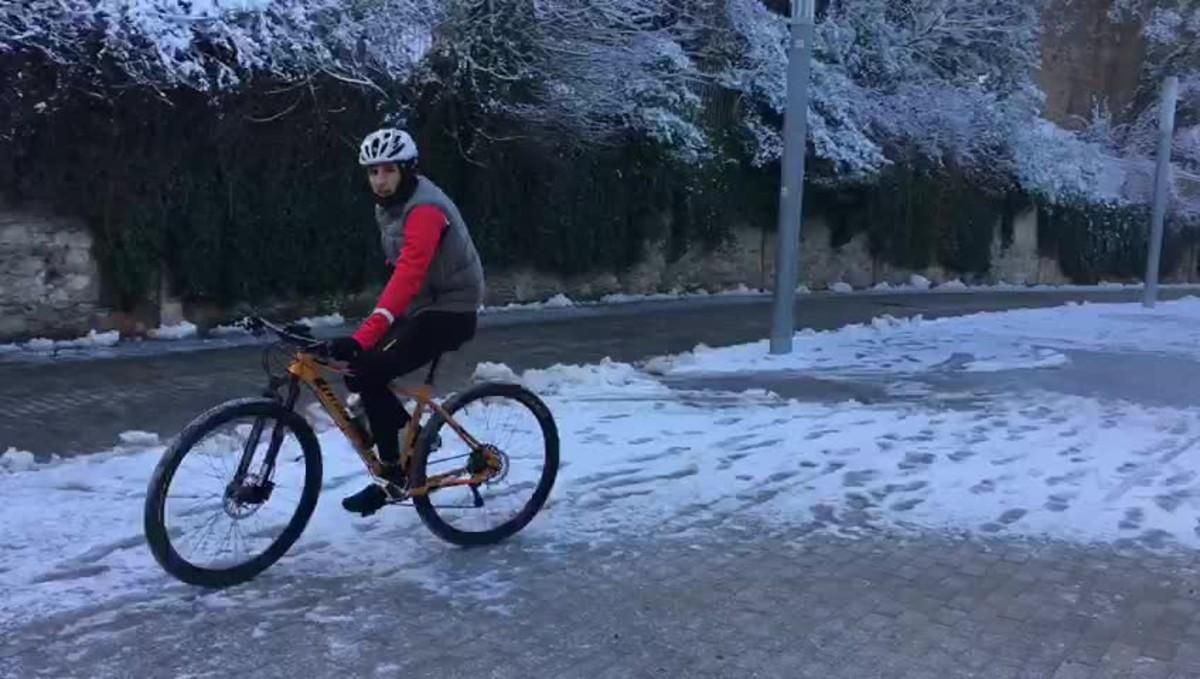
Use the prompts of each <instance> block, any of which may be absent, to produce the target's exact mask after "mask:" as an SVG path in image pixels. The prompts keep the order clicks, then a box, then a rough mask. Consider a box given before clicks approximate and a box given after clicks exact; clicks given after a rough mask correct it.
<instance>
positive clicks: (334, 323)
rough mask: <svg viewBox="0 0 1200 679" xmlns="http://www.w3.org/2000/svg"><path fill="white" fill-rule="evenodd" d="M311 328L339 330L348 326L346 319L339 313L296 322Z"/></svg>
mask: <svg viewBox="0 0 1200 679" xmlns="http://www.w3.org/2000/svg"><path fill="white" fill-rule="evenodd" d="M296 323H299V324H300V325H306V326H308V327H309V328H338V327H341V326H343V325H345V324H346V319H345V318H344V317H343V316H342V315H341V314H340V313H337V312H334V313H332V314H326V315H324V316H305V317H304V318H301V319H299V320H297V321H296Z"/></svg>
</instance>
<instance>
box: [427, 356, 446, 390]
mask: <svg viewBox="0 0 1200 679" xmlns="http://www.w3.org/2000/svg"><path fill="white" fill-rule="evenodd" d="M441 360H442V355H441V354H440V353H439V354H438V355H437V356H434V357H433V362H432V363H430V364H429V374H427V375H426V376H425V385H426V386H430V387H432V386H433V376H434V373H436V372H437V367H438V362H439V361H441Z"/></svg>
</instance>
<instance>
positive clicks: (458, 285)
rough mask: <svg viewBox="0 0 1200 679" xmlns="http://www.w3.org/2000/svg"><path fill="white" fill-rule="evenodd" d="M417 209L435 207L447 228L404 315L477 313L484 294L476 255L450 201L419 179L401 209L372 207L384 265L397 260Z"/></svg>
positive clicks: (452, 202) (392, 263)
mask: <svg viewBox="0 0 1200 679" xmlns="http://www.w3.org/2000/svg"><path fill="white" fill-rule="evenodd" d="M418 205H436V206H437V207H438V208H440V209H441V211H442V212H443V213H444V214H445V215H446V217H447V218H449V220H450V224H449V226H448V227H447V228H446V230H445V231H444V232H442V240H441V242H440V243H439V244H438V248H437V251H436V252H435V253H434V255H433V261H432V262H430V264H429V271H428V273H427V274H426V275H425V282H424V283H423V284H422V285H421V289H420V291H419V292H418V293H417V296H416V297H415V298H413V301H412V303H411V304H409V306H408V309H407V310H406V311H405V313H406V314H407V315H408V316H415V315H416V314H418V313H420V312H422V311H478V310H479V307H480V305H481V304H483V291H484V283H483V265H482V264H481V263H480V261H479V252H478V251H477V250H476V249H475V243H474V241H472V240H471V233H470V232H469V231H468V230H467V223H466V222H465V221H463V218H462V215H461V214H459V212H458V208H457V207H455V205H454V201H452V200H450V198H449V197H448V196H446V194H445V193H443V192H442V190H441V189H439V188H438V187H437V185H436V184H434V183H433V182H431V181H429V180H428V179H426V178H425V177H423V176H418V177H417V188H416V190H415V191H413V195H412V197H411V198H409V199H408V202H407V203H405V204H404V205H399V206H394V207H390V208H383V207H380V206H378V205H377V206H375V219H376V221H377V222H378V223H379V231H380V237H381V238H382V242H383V254H384V257H386V258H387V263H388V265H389V266H394V265H395V263H396V258H397V257H399V256H400V250H401V249H402V248H403V247H404V222H405V220H406V219H407V218H408V213H409V212H411V211H412V209H413V208H415V207H417V206H418Z"/></svg>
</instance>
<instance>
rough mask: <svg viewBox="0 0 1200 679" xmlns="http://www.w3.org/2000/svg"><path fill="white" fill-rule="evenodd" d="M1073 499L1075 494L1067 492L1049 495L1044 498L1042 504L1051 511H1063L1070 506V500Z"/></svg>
mask: <svg viewBox="0 0 1200 679" xmlns="http://www.w3.org/2000/svg"><path fill="white" fill-rule="evenodd" d="M1073 499H1075V496H1074V495H1071V494H1067V493H1063V494H1058V495H1051V496H1050V497H1049V498H1048V499H1047V500H1046V504H1045V505H1044V506H1045V508H1046V509H1049V510H1050V511H1052V512H1065V511H1067V510H1068V509H1070V508H1071V500H1073Z"/></svg>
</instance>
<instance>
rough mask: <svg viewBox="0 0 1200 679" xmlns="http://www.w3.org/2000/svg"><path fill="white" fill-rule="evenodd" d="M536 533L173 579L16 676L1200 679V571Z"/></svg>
mask: <svg viewBox="0 0 1200 679" xmlns="http://www.w3.org/2000/svg"><path fill="white" fill-rule="evenodd" d="M407 525H408V526H414V524H407ZM415 529H417V530H419V527H415ZM528 532H529V533H530V535H524V534H523V535H519V536H517V537H516V538H514V539H512V540H511V541H510V542H508V543H505V544H502V545H499V546H496V547H493V548H485V549H475V550H458V549H455V548H447V549H445V550H440V551H439V550H434V551H435V552H436V554H435V556H434V557H433V558H431V559H430V568H431V569H433V570H434V571H436V573H437V574H438V577H440V578H441V579H440V580H436V579H435V580H434V581H432V582H431V581H429V580H428V579H426V580H424V581H422V580H420V579H417V580H414V579H412V578H410V577H407V576H408V574H407V573H405V572H403V571H401V572H395V573H385V574H379V575H376V576H374V577H371V578H369V579H363V578H361V577H354V578H349V577H339V576H338V575H337V574H336V573H333V572H331V573H330V574H329V576H328V577H300V576H296V575H294V574H289V566H288V560H289V559H300V558H303V556H294V557H287V558H285V559H284V560H283V561H281V562H280V563H279V564H276V566H275V567H273V569H272V570H270V571H268V572H267V573H266V574H264V575H263V576H260V578H259V579H258V580H256V581H254V582H252V583H250V584H248V585H246V586H243V587H241V588H236V589H234V590H230V591H228V592H227V593H224V594H217V595H212V594H206V593H202V592H199V591H197V590H191V589H188V588H184V587H182V586H179V585H174V584H170V583H167V582H166V581H165V580H164V587H163V588H162V589H161V590H160V591H149V592H147V594H146V597H145V598H144V599H142V600H139V601H130V602H127V603H126V604H124V605H122V606H119V607H109V608H107V609H105V610H96V611H91V612H87V613H83V614H75V615H71V616H67V617H63V618H56V619H50V620H44V621H41V622H39V623H37V624H34V625H31V626H28V627H25V628H21V629H12V630H5V631H4V634H3V635H2V636H0V676H4V677H14V678H16V677H35V676H53V677H75V676H77V677H182V676H190V677H208V676H219V677H228V676H237V675H241V674H245V673H252V674H253V676H259V677H294V676H299V675H303V676H308V677H333V676H342V677H371V676H381V677H431V676H441V677H493V678H508V677H513V678H517V677H521V678H525V677H572V678H574V677H597V678H609V677H613V678H616V677H780V678H789V679H790V678H795V677H812V678H814V679H821V678H827V677H847V678H854V679H869V678H876V677H879V678H882V677H888V678H890V677H895V678H912V679H918V678H926V677H928V678H930V679H948V678H951V677H976V678H981V679H1006V678H1029V679H1034V678H1036V679H1072V678H1075V677H1087V678H1092V677H1131V678H1133V677H1147V678H1149V677H1157V678H1160V679H1176V678H1183V677H1197V676H1200V594H1198V593H1197V584H1196V583H1197V568H1196V564H1195V562H1194V559H1191V558H1189V557H1187V556H1179V557H1171V556H1161V555H1159V556H1152V555H1148V554H1137V553H1126V554H1118V553H1116V552H1114V551H1113V550H1111V549H1108V548H1101V547H1095V548H1085V547H1077V546H1069V545H1062V544H1038V543H1022V542H1011V541H982V540H977V539H970V540H960V539H954V538H951V537H946V536H925V537H915V538H914V537H900V536H889V535H885V534H872V535H865V536H861V537H859V538H847V537H835V536H832V535H830V534H828V533H826V532H823V531H820V530H817V531H815V532H814V531H813V530H812V527H811V526H807V527H790V528H784V529H777V528H776V529H772V528H768V527H763V526H750V525H740V526H734V527H733V528H732V529H729V530H724V531H722V532H720V533H719V534H709V535H706V536H703V537H701V538H692V539H688V540H680V539H674V538H659V537H656V536H653V535H643V536H638V537H632V538H626V539H619V540H614V541H612V542H610V543H608V544H601V545H583V544H574V545H572V544H563V543H551V542H547V541H546V540H545V538H544V537H539V536H538V535H537V531H536V530H530V531H528ZM429 539H430V540H431V541H432V540H433V538H432V537H430V538H429ZM378 548H379V549H387V548H388V547H387V545H386V543H381V544H380V545H379V546H378ZM164 578H165V576H164Z"/></svg>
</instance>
